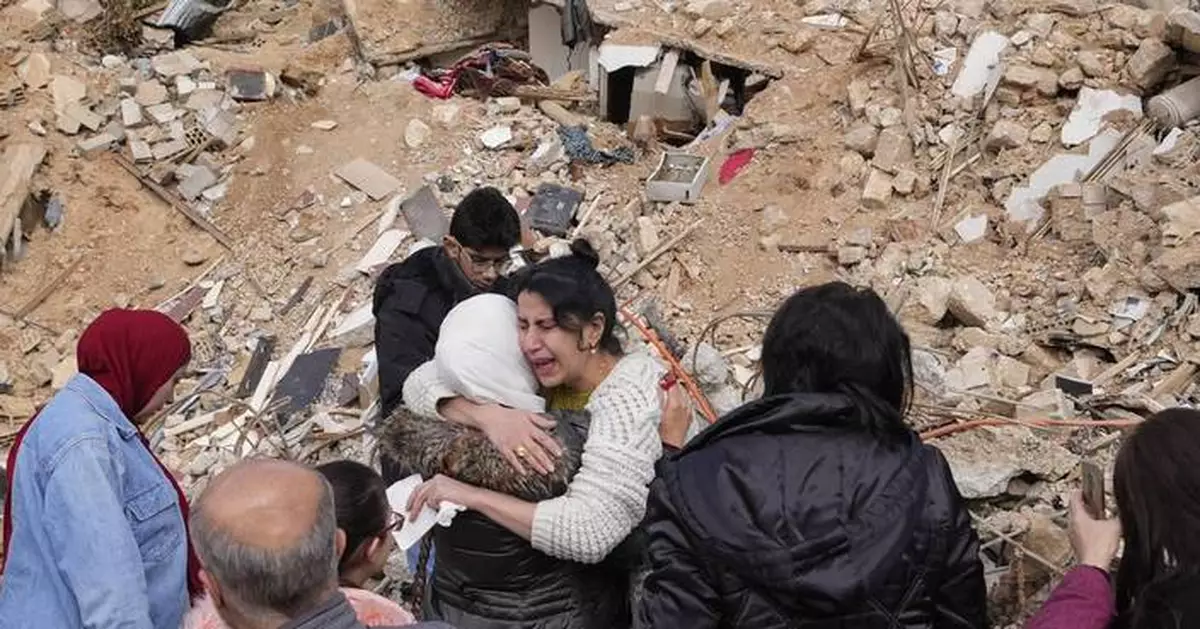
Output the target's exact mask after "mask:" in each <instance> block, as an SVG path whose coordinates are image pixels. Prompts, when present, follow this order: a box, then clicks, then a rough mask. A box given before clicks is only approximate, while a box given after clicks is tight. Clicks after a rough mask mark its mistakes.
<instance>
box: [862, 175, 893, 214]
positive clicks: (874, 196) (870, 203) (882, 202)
mask: <svg viewBox="0 0 1200 629" xmlns="http://www.w3.org/2000/svg"><path fill="white" fill-rule="evenodd" d="M891 199H892V176H891V175H889V174H887V173H885V172H883V171H881V170H877V169H874V168H872V169H871V174H870V175H867V184H866V185H865V186H864V187H863V193H862V204H863V207H866V208H868V209H872V210H881V209H883V208H885V207H887V204H888V201H890V200H891Z"/></svg>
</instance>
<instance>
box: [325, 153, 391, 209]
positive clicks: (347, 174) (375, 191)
mask: <svg viewBox="0 0 1200 629" xmlns="http://www.w3.org/2000/svg"><path fill="white" fill-rule="evenodd" d="M333 174H334V175H336V176H337V177H338V178H339V179H341V180H342V181H345V182H346V183H348V184H350V185H351V186H354V187H355V188H358V189H359V190H362V191H363V192H365V193H367V196H369V197H371V199H372V200H373V201H380V200H382V199H384V198H386V197H387V196H388V195H390V194H391V193H393V192H395V191H396V190H399V189H400V186H401V183H400V180H399V179H396V178H395V177H393V176H392V175H390V174H388V172H387V171H385V170H383V169H382V168H380V167H378V166H376V165H375V164H372V163H371V162H369V161H367V160H365V159H363V158H361V157H360V158H358V159H356V160H354V161H352V162H350V163H348V164H345V165H343V166H342V167H340V168H338V169H337V171H335V172H334V173H333Z"/></svg>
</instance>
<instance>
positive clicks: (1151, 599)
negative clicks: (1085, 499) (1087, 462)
mask: <svg viewBox="0 0 1200 629" xmlns="http://www.w3.org/2000/svg"><path fill="white" fill-rule="evenodd" d="M1113 493H1114V494H1115V495H1116V499H1117V514H1118V516H1119V517H1120V519H1121V531H1122V535H1123V536H1124V538H1125V552H1124V555H1123V556H1122V557H1121V563H1120V566H1119V567H1118V569H1117V612H1118V619H1119V620H1118V626H1120V627H1127V628H1138V627H1146V626H1154V627H1158V626H1160V625H1159V623H1157V622H1148V621H1149V619H1150V618H1160V617H1161V616H1162V615H1163V614H1164V613H1165V614H1167V615H1168V616H1177V614H1176V613H1174V612H1173V611H1172V610H1171V608H1172V607H1174V606H1177V605H1178V602H1179V599H1178V598H1176V596H1172V595H1171V594H1172V591H1173V590H1175V591H1176V595H1177V591H1178V588H1177V587H1176V586H1177V585H1179V584H1180V583H1181V582H1182V581H1190V582H1191V583H1192V584H1194V583H1195V582H1196V577H1197V576H1200V535H1198V534H1197V532H1198V531H1200V411H1196V410H1192V409H1186V408H1173V409H1169V410H1165V411H1162V412H1159V413H1156V414H1154V415H1153V416H1151V417H1150V418H1149V419H1147V420H1146V421H1145V422H1144V423H1143V424H1141V425H1140V426H1138V427H1137V429H1136V430H1134V431H1133V434H1131V435H1130V436H1129V437H1128V438H1127V439H1126V440H1125V443H1124V444H1123V445H1122V446H1121V451H1120V453H1119V454H1118V455H1117V463H1116V468H1115V469H1114V470H1113ZM1190 587H1192V588H1194V587H1195V586H1194V585H1191V586H1190ZM1192 595H1193V596H1194V594H1192ZM1190 620H1191V621H1193V622H1194V621H1195V620H1196V619H1195V618H1192V619H1190Z"/></svg>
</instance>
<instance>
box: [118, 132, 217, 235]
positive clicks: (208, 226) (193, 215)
mask: <svg viewBox="0 0 1200 629" xmlns="http://www.w3.org/2000/svg"><path fill="white" fill-rule="evenodd" d="M113 159H114V160H116V162H117V164H119V165H120V166H121V168H124V169H125V170H127V171H129V174H131V175H133V176H134V177H136V178H137V180H138V181H139V182H140V183H141V184H142V185H143V186H146V187H147V188H149V189H150V191H151V192H153V193H154V194H155V195H156V196H157V197H158V198H159V199H162V200H163V202H165V203H166V204H167V205H170V206H171V207H172V208H174V209H175V210H176V211H178V212H179V213H180V214H183V215H184V216H186V217H187V219H188V220H189V221H191V222H192V224H194V225H195V226H196V227H199V228H200V229H203V230H204V231H205V232H208V235H210V236H212V237H213V239H214V240H216V241H217V242H218V243H220V244H221V246H222V247H225V248H226V249H229V250H230V251H233V240H231V239H230V238H229V236H227V235H226V234H225V232H223V231H221V230H220V228H218V227H217V226H216V225H213V224H212V221H210V220H208V219H207V218H204V217H203V216H201V215H200V213H199V212H197V211H196V210H193V209H192V208H190V207H188V206H186V205H184V204H183V203H181V202H179V201H178V200H177V199H176V198H175V197H174V195H172V194H171V193H170V192H168V191H167V190H166V189H165V188H163V187H162V186H160V185H158V184H156V183H154V182H153V181H151V180H150V178H149V177H147V176H146V175H144V174H142V172H141V171H140V170H138V168H137V166H134V165H133V164H132V163H130V162H129V160H127V159H125V157H124V156H122V155H118V154H116V153H114V154H113Z"/></svg>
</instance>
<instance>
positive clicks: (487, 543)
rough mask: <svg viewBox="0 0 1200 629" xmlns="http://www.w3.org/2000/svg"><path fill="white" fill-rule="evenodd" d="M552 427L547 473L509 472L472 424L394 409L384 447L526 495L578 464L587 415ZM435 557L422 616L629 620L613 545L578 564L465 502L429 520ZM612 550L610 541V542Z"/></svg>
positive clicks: (552, 492) (542, 628) (534, 622)
mask: <svg viewBox="0 0 1200 629" xmlns="http://www.w3.org/2000/svg"><path fill="white" fill-rule="evenodd" d="M552 415H553V417H554V418H555V420H556V422H557V423H556V425H555V431H554V436H555V438H556V439H557V440H558V442H559V443H560V444H561V446H562V448H563V451H564V454H563V456H562V457H560V458H559V459H558V465H557V467H556V469H555V470H554V472H553V473H551V474H549V475H546V476H541V475H536V474H531V475H528V476H519V475H517V473H516V472H515V471H513V469H512V467H511V466H510V465H509V464H508V462H507V461H505V460H504V457H503V456H501V454H500V453H499V452H498V451H497V450H496V449H495V447H494V446H493V445H492V444H491V442H489V441H488V439H487V437H486V436H484V435H483V433H481V432H480V431H478V430H475V429H473V428H467V427H465V426H461V425H459V424H455V423H453V422H446V421H439V420H431V419H425V418H421V417H417V416H415V415H413V414H412V413H410V412H408V411H407V410H405V409H399V410H398V411H396V413H394V414H393V415H392V416H391V417H390V418H389V422H388V427H387V429H386V432H385V433H384V440H383V442H384V446H385V448H386V449H387V451H388V452H389V453H390V454H391V455H392V457H393V458H394V460H395V461H396V462H397V463H398V464H400V465H401V466H403V467H404V468H406V469H412V470H415V471H417V472H419V473H421V474H422V475H423V476H426V477H429V476H432V475H433V474H445V475H447V476H450V477H452V478H457V479H458V480H460V481H463V482H465V483H467V484H470V485H476V486H479V487H483V488H485V489H490V490H492V491H497V492H500V493H503V494H508V495H510V496H516V497H517V498H520V499H522V500H526V501H529V502H538V501H541V500H546V499H549V498H553V497H555V496H559V495H562V494H563V493H565V492H566V489H567V485H568V484H569V483H570V480H571V478H572V477H573V476H574V475H575V473H576V472H577V471H579V465H580V461H581V456H582V452H583V445H584V442H585V440H586V438H587V430H588V426H589V424H590V416H589V415H588V414H587V413H586V412H579V411H577V412H571V411H559V412H555V413H552ZM433 540H434V546H435V547H436V548H437V561H436V563H435V565H434V570H433V579H432V584H431V586H430V587H427V588H426V590H427V592H426V593H427V597H426V603H427V604H426V608H427V612H428V617H430V618H432V619H438V620H445V621H447V622H449V623H450V624H452V625H454V626H455V627H458V629H622V628H623V627H628V626H629V625H630V622H631V621H630V614H631V612H630V609H629V604H628V603H629V598H628V591H629V578H630V570H631V566H630V565H629V564H628V563H625V564H622V563H621V562H620V561H619V560H618V557H619V555H620V553H618V552H616V551H614V553H613V555H615V556H618V557H612V558H611V560H610V561H605V562H602V563H600V564H594V565H587V564H581V563H575V562H573V561H566V560H563V559H557V558H555V557H551V556H549V555H546V554H545V553H542V552H541V551H538V550H535V549H534V548H533V547H532V546H531V545H530V543H529V542H528V541H527V540H525V539H523V538H521V537H520V536H519V535H517V534H515V533H512V532H511V531H509V530H508V529H506V528H504V527H502V526H500V525H499V524H496V523H495V522H493V521H491V520H489V519H488V518H486V517H484V516H483V515H481V514H479V513H475V512H473V511H466V512H463V513H460V514H458V515H456V516H455V517H454V523H453V525H452V526H450V527H445V528H443V527H435V528H434V530H433ZM618 550H620V549H618Z"/></svg>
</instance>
